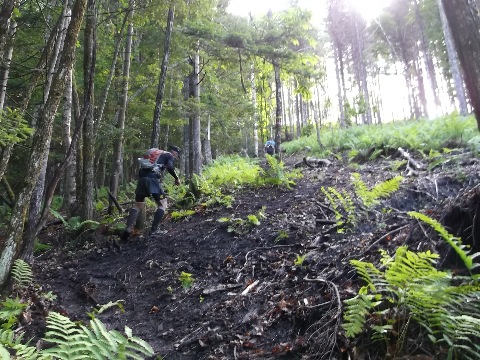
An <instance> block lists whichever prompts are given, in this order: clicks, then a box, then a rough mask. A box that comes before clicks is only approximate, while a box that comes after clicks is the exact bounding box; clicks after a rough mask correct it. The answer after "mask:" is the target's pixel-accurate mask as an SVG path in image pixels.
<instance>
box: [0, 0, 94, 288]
mask: <svg viewBox="0 0 480 360" xmlns="http://www.w3.org/2000/svg"><path fill="white" fill-rule="evenodd" d="M85 3H86V0H77V1H76V2H75V4H74V7H73V9H72V17H71V22H70V26H69V27H68V29H67V34H66V38H65V45H64V49H63V52H62V57H61V61H60V65H59V68H58V72H57V73H56V74H55V75H54V78H53V81H52V86H51V91H50V93H49V96H48V98H47V101H46V102H45V106H44V107H43V108H42V109H41V110H40V113H39V116H38V127H37V131H36V132H35V134H34V136H33V139H32V147H31V153H30V156H29V159H28V164H30V167H29V168H28V170H27V173H26V174H25V185H24V188H23V189H22V190H21V191H20V192H19V195H18V198H17V202H16V203H15V205H14V207H13V209H12V215H11V217H10V222H9V224H8V229H7V233H6V236H5V239H4V241H3V242H2V243H1V245H0V285H2V286H3V285H4V284H5V282H6V280H7V277H8V274H9V273H10V269H11V267H12V264H13V261H14V260H15V259H16V257H17V256H18V251H19V249H20V248H21V245H22V244H21V240H22V232H23V229H24V225H25V219H26V215H27V210H28V204H29V201H30V197H31V194H32V191H33V189H34V187H35V184H36V182H37V179H38V176H39V175H40V170H41V165H42V163H43V162H44V160H45V159H46V158H47V157H48V154H49V148H48V143H49V142H50V139H51V136H52V131H53V120H54V118H55V114H56V112H57V109H58V105H59V103H60V100H61V97H62V94H63V89H64V87H65V82H66V78H67V76H68V70H69V69H71V68H72V66H73V63H74V54H75V47H76V42H77V37H78V33H79V31H80V26H81V23H82V20H83V14H84V10H85Z"/></svg>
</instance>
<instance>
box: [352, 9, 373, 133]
mask: <svg viewBox="0 0 480 360" xmlns="http://www.w3.org/2000/svg"><path fill="white" fill-rule="evenodd" d="M354 22H355V35H356V38H357V44H356V46H357V52H358V54H357V55H358V59H357V64H356V65H357V67H358V79H359V81H360V89H361V94H362V95H363V100H364V102H365V121H364V123H366V124H371V123H372V108H371V106H370V93H369V90H368V79H367V65H366V64H365V57H364V54H363V47H364V38H363V32H360V31H359V29H358V26H359V24H358V18H357V16H356V15H354Z"/></svg>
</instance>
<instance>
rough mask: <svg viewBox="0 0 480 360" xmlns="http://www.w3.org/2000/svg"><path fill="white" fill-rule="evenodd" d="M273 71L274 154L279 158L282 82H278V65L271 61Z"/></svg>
mask: <svg viewBox="0 0 480 360" xmlns="http://www.w3.org/2000/svg"><path fill="white" fill-rule="evenodd" d="M272 65H273V70H274V72H275V102H276V109H275V153H276V154H278V156H281V152H280V145H281V143H282V138H281V134H282V93H281V91H282V82H281V80H280V65H279V64H278V63H277V62H276V61H273V64H272Z"/></svg>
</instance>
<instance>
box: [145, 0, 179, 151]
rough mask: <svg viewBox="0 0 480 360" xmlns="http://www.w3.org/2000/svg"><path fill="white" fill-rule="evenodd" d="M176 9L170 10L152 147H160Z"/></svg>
mask: <svg viewBox="0 0 480 360" xmlns="http://www.w3.org/2000/svg"><path fill="white" fill-rule="evenodd" d="M173 17H174V8H173V7H170V9H168V17H167V30H166V33H165V45H164V47H163V59H162V66H161V69H160V79H159V80H158V88H157V98H156V100H155V110H154V112H153V126H152V138H151V141H150V146H151V147H152V148H156V147H158V143H159V141H158V137H159V135H160V115H161V114H162V104H163V94H164V92H165V81H166V78H167V68H168V59H169V58H170V40H171V39H172V29H173Z"/></svg>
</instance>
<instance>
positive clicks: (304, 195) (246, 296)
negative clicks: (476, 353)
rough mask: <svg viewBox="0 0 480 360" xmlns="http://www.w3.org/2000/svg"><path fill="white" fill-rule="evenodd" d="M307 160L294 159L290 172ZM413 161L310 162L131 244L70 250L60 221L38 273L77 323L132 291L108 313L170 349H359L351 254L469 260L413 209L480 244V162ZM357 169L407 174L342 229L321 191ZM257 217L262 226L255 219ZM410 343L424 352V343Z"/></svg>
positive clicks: (280, 353)
mask: <svg viewBox="0 0 480 360" xmlns="http://www.w3.org/2000/svg"><path fill="white" fill-rule="evenodd" d="M300 159H301V157H300V158H299V157H298V156H297V157H290V158H286V159H285V164H286V170H287V171H288V170H291V169H293V166H294V164H299V161H300ZM330 160H332V159H330ZM401 160H403V158H402V156H401V154H399V153H395V154H393V155H391V156H390V157H388V158H387V157H385V158H383V159H380V160H375V161H373V162H365V163H360V164H353V163H350V164H347V163H343V162H341V161H338V160H332V161H331V164H329V165H328V166H321V167H317V166H311V167H309V166H301V167H300V168H301V170H302V172H303V175H304V177H303V178H302V179H298V180H296V185H295V186H293V187H292V188H291V189H287V188H279V187H264V188H247V189H242V190H241V191H236V192H235V193H233V194H232V195H233V196H234V198H235V201H234V202H233V207H232V208H225V207H217V208H197V212H196V213H195V214H194V215H193V216H190V217H188V218H184V219H183V220H179V221H175V222H174V221H171V219H169V218H168V217H167V219H166V220H165V221H164V223H163V225H162V226H163V228H164V230H165V231H166V233H165V234H162V235H160V236H157V237H151V238H149V237H144V236H142V234H140V233H137V234H136V235H135V236H132V237H131V239H130V240H129V241H128V242H127V243H122V244H121V249H118V248H117V247H115V246H113V245H112V244H113V242H112V239H110V238H108V237H106V236H102V235H99V234H91V235H90V236H89V237H88V238H87V239H86V240H84V241H83V242H82V243H81V244H80V245H81V248H80V249H75V250H72V249H70V250H68V247H65V246H64V245H65V241H64V240H63V239H61V236H62V229H61V228H57V229H54V228H49V229H46V231H45V232H44V233H43V236H44V238H45V239H43V240H42V241H47V239H50V241H51V240H52V239H56V240H55V241H53V243H54V244H57V245H58V244H62V245H63V246H55V247H54V248H52V249H51V250H49V251H47V252H45V253H43V254H41V255H38V256H37V257H36V259H35V263H34V267H33V271H34V274H35V281H36V282H37V283H38V284H40V285H41V286H42V291H45V292H47V291H51V292H52V293H54V294H56V295H57V297H58V298H57V300H56V305H55V307H54V310H57V311H61V312H62V313H63V314H65V315H66V316H68V317H69V318H70V319H72V320H82V321H86V320H88V319H89V317H88V315H87V313H88V312H92V309H93V308H98V306H99V305H103V304H107V303H109V302H116V301H121V303H122V305H123V306H122V307H117V306H114V307H111V308H110V309H108V310H107V311H105V312H103V313H101V314H98V315H97V318H98V319H100V320H101V321H102V322H103V323H104V324H105V325H106V326H107V327H108V328H109V329H117V330H119V331H121V332H123V330H124V328H125V326H128V327H130V328H131V329H132V330H133V335H135V336H137V337H140V338H142V339H144V340H145V341H147V342H149V343H150V345H151V346H152V347H153V348H154V350H155V352H156V354H157V355H161V356H162V357H163V359H171V360H177V359H178V360H180V359H181V360H190V359H191V360H200V359H300V358H301V359H342V358H344V359H347V358H356V356H355V352H356V351H357V350H358V349H357V347H358V346H359V345H358V344H354V343H351V342H350V341H349V340H347V338H346V337H345V336H344V333H343V330H342V327H341V323H342V306H343V304H342V302H343V300H345V299H347V298H350V297H352V296H354V295H355V294H356V292H357V291H358V288H359V286H361V285H362V284H361V281H360V279H359V277H358V275H357V274H356V272H355V270H354V269H353V268H352V267H351V265H350V263H349V261H350V260H351V259H359V260H363V261H370V262H372V263H374V264H378V262H379V258H380V256H379V252H378V250H379V249H384V250H387V251H388V252H389V253H390V254H393V252H394V250H395V249H396V248H397V247H398V246H400V245H408V246H409V247H410V248H411V249H412V250H415V251H420V250H425V249H430V250H432V251H436V252H438V253H440V254H441V256H442V259H443V263H442V266H445V267H454V266H457V265H458V262H457V261H456V259H455V256H454V254H452V251H450V249H449V248H448V247H447V246H446V245H445V244H444V243H443V242H442V241H440V239H439V236H438V235H437V234H436V233H435V232H434V231H432V230H430V229H428V228H427V227H425V226H421V224H419V222H418V221H417V220H414V219H412V218H411V217H410V216H408V214H407V212H408V211H411V210H415V211H422V212H425V213H427V214H428V215H429V216H431V217H432V218H435V219H437V220H439V221H442V223H443V224H445V226H447V228H448V229H449V231H450V232H451V233H453V234H454V235H458V236H463V238H464V239H467V238H468V239H470V241H472V240H475V235H472V222H473V219H474V215H475V212H478V211H479V210H478V205H477V204H478V203H479V201H478V200H479V198H480V197H479V194H480V189H479V186H478V184H479V183H480V181H479V180H480V176H479V174H480V171H479V170H480V161H479V159H478V158H476V157H472V154H470V153H467V152H463V151H458V152H456V153H450V154H446V155H444V158H443V159H442V161H439V162H438V164H437V165H435V166H431V167H432V168H431V169H428V168H423V169H422V168H420V169H417V170H413V169H411V170H410V171H409V170H407V169H406V167H405V165H404V166H402V167H400V168H399V169H396V170H393V168H395V167H394V166H392V164H394V162H399V161H401ZM428 165H429V164H428V163H425V166H428ZM430 165H432V164H430ZM352 173H358V174H360V177H361V179H362V181H363V182H364V183H365V185H366V186H367V187H369V188H371V187H373V186H374V185H375V184H378V183H380V182H384V181H386V180H387V179H392V178H394V177H395V176H397V175H403V176H404V180H403V181H402V183H401V185H400V189H399V190H397V191H396V192H394V193H393V194H392V195H390V196H389V197H388V198H386V199H383V200H382V201H381V202H380V204H378V205H377V206H375V207H373V208H370V209H365V208H362V207H361V206H357V205H358V204H359V203H358V199H354V197H353V195H352V199H353V200H355V204H356V207H355V208H356V209H358V210H356V211H355V212H353V213H350V215H349V216H350V218H349V221H350V223H347V224H346V225H345V227H344V228H342V227H339V226H338V225H337V219H336V216H335V214H336V211H339V212H341V207H340V205H338V204H337V205H338V208H335V206H336V205H335V204H332V203H331V201H329V200H328V199H327V197H326V196H325V193H324V191H322V187H323V189H328V188H335V189H338V190H339V191H344V190H345V191H346V193H347V194H354V189H353V186H352ZM347 197H348V195H347ZM249 215H256V216H257V218H258V220H259V222H260V224H258V225H254V224H252V223H251V222H250V221H249V220H248V217H249ZM477 215H478V214H477ZM222 218H223V219H224V222H220V221H219V219H222ZM477 218H478V216H477ZM226 219H229V221H226ZM477 240H478V239H477ZM51 242H52V241H51ZM477 243H478V242H477ZM182 274H183V276H182ZM34 310H35V309H34V308H33V310H32V312H34ZM32 318H33V319H38V318H40V316H39V315H38V314H37V316H35V314H33V316H32ZM42 325H44V323H42V322H41V321H39V320H37V321H35V320H33V321H32V323H31V327H30V328H31V329H32V330H31V331H30V332H31V335H37V336H41V335H42V333H41V332H42V331H44V328H43V327H42ZM372 346H373V347H375V345H372ZM382 351H383V350H381V349H378V347H377V348H374V349H373V348H372V349H371V350H369V356H370V358H379V359H383V358H385V353H384V352H383V353H382ZM409 351H410V353H411V354H412V355H414V354H421V353H422V351H423V350H422V349H421V347H420V345H419V346H418V347H415V346H411V347H410V349H409Z"/></svg>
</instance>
